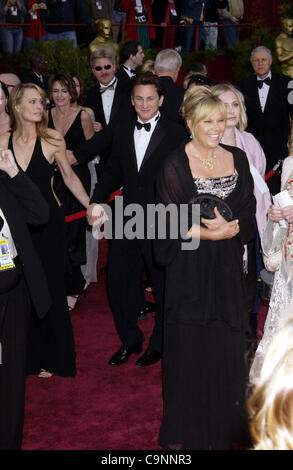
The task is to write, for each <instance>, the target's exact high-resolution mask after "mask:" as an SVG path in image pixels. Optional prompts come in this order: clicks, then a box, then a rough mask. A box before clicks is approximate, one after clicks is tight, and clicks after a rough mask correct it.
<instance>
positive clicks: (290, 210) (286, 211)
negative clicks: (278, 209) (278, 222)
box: [282, 206, 293, 224]
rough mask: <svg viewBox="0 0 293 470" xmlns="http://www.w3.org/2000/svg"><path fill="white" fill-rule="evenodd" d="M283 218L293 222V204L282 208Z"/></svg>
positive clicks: (290, 222)
mask: <svg viewBox="0 0 293 470" xmlns="http://www.w3.org/2000/svg"><path fill="white" fill-rule="evenodd" d="M282 214H283V219H285V220H287V222H288V223H289V224H292V223H293V206H286V207H283V209H282Z"/></svg>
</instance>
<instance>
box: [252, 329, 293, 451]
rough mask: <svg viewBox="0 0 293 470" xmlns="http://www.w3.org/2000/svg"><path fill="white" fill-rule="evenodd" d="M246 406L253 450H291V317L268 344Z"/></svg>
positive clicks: (292, 381) (292, 363) (292, 405)
mask: <svg viewBox="0 0 293 470" xmlns="http://www.w3.org/2000/svg"><path fill="white" fill-rule="evenodd" d="M247 409H248V415H249V419H250V434H251V437H252V440H253V443H254V447H253V448H254V450H293V320H289V321H288V322H287V323H286V324H285V325H284V327H283V328H281V330H279V332H278V333H277V334H276V336H275V337H274V339H273V341H272V343H271V344H270V346H269V348H268V350H267V352H266V354H265V358H264V362H263V365H262V368H261V371H260V375H259V377H258V380H257V383H256V385H255V386H254V388H253V389H252V393H251V395H250V397H249V399H248V402H247Z"/></svg>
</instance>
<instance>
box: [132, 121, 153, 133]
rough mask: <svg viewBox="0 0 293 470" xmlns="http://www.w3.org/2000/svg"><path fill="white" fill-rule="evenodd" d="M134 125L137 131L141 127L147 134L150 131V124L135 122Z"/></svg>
mask: <svg viewBox="0 0 293 470" xmlns="http://www.w3.org/2000/svg"><path fill="white" fill-rule="evenodd" d="M135 125H136V127H137V128H138V130H140V129H141V128H142V127H144V128H145V130H146V131H147V132H149V131H150V130H151V123H150V122H146V123H143V122H139V121H136V123H135Z"/></svg>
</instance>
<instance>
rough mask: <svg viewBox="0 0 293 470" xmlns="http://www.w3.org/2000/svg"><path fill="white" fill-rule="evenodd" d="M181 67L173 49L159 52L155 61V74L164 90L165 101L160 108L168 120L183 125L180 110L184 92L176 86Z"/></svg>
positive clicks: (178, 57) (180, 61)
mask: <svg viewBox="0 0 293 470" xmlns="http://www.w3.org/2000/svg"><path fill="white" fill-rule="evenodd" d="M181 65H182V59H181V56H180V54H178V52H177V51H175V50H174V49H164V50H162V51H160V52H159V53H158V54H157V56H156V60H155V65H154V69H155V73H156V75H158V77H159V78H160V80H161V82H162V84H163V86H164V89H165V99H164V102H163V105H162V108H161V111H162V113H164V114H165V115H166V116H167V118H168V119H172V121H175V122H178V123H179V124H183V120H182V118H181V116H180V113H179V111H180V108H181V105H182V102H183V97H184V90H183V88H181V87H180V86H178V85H176V80H177V78H178V74H179V71H180V68H181Z"/></svg>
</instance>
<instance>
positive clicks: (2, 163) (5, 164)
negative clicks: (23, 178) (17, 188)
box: [0, 149, 19, 178]
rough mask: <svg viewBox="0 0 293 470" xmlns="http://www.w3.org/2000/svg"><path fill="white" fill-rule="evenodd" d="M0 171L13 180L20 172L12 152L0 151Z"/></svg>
mask: <svg viewBox="0 0 293 470" xmlns="http://www.w3.org/2000/svg"><path fill="white" fill-rule="evenodd" d="M0 170H2V171H4V172H5V173H7V175H8V176H10V178H13V177H14V176H16V175H17V173H18V172H19V169H18V167H17V165H16V162H15V159H14V156H13V154H12V152H11V150H4V149H0Z"/></svg>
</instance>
